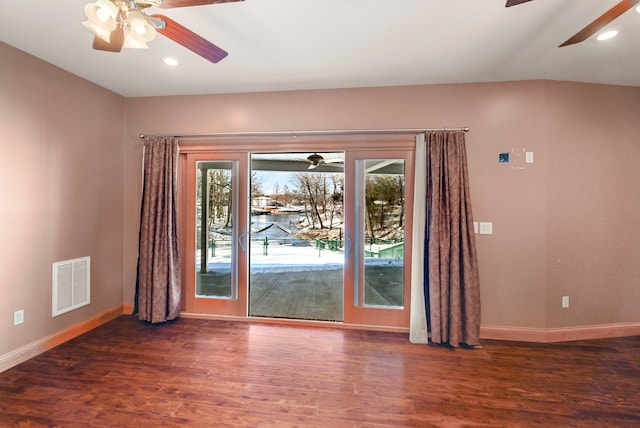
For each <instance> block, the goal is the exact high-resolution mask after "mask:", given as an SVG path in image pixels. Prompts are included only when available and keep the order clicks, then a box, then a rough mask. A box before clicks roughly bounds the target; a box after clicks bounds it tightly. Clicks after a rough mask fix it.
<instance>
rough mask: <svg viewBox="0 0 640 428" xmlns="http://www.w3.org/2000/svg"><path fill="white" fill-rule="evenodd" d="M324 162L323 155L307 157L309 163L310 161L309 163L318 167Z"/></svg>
mask: <svg viewBox="0 0 640 428" xmlns="http://www.w3.org/2000/svg"><path fill="white" fill-rule="evenodd" d="M323 160H324V158H323V157H322V156H321V155H319V154H317V153H314V154H312V155H309V156H308V157H307V161H308V162H311V164H313V165H316V166H317V165H318V164H319V163H320V162H322V161H323Z"/></svg>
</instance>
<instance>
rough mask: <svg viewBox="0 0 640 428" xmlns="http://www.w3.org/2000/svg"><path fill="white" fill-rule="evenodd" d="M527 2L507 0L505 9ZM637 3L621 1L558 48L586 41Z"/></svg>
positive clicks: (629, 0)
mask: <svg viewBox="0 0 640 428" xmlns="http://www.w3.org/2000/svg"><path fill="white" fill-rule="evenodd" d="M529 1H531V0H507V4H506V5H505V7H511V6H516V5H519V4H522V3H527V2H529ZM638 3H640V0H622V1H621V2H619V3H618V4H616V5H615V6H613V7H612V8H611V9H609V10H608V11H606V12H605V13H604V14H602V16H600V17H599V18H597V19H596V20H595V21H593V22H592V23H591V24H589V25H587V26H586V27H584V28H583V29H582V30H580V31H579V32H578V33H576V34H575V35H574V36H573V37H571V38H569V39H568V40H567V41H566V42H564V43H562V44H561V45H560V46H558V47H559V48H561V47H563V46H569V45H573V44H576V43H580V42H583V41H585V40H587V39H588V38H589V37H591V36H593V35H594V34H595V33H597V32H598V31H600V30H601V29H603V28H604V27H606V26H607V25H608V24H609V23H611V22H613V21H614V20H615V19H616V18H618V17H619V16H620V15H622V14H623V13H625V12H626V11H627V10H629V9H631V8H632V7H633V6H635V5H636V4H638Z"/></svg>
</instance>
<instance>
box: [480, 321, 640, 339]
mask: <svg viewBox="0 0 640 428" xmlns="http://www.w3.org/2000/svg"><path fill="white" fill-rule="evenodd" d="M638 335H640V323H618V324H601V325H588V326H580V327H558V328H527V327H503V326H491V325H485V326H481V327H480V338H482V339H495V340H514V341H519V342H537V343H554V342H569V341H573V340H591V339H607V338H612V337H625V336H638Z"/></svg>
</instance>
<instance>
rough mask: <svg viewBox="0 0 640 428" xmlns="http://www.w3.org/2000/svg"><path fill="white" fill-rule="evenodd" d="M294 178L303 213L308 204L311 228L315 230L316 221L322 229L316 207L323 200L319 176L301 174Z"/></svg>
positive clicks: (306, 173)
mask: <svg viewBox="0 0 640 428" xmlns="http://www.w3.org/2000/svg"><path fill="white" fill-rule="evenodd" d="M295 178H296V181H297V184H298V188H299V189H300V193H301V195H302V199H303V201H304V204H305V211H306V206H307V203H308V204H309V211H310V217H311V227H312V228H313V229H315V227H316V220H317V221H318V223H319V225H320V229H324V223H323V222H322V216H321V215H320V210H319V209H318V205H319V204H320V203H321V202H322V198H323V195H322V189H323V186H322V176H321V174H313V173H308V172H302V173H298V174H296V176H295Z"/></svg>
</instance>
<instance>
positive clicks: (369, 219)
mask: <svg viewBox="0 0 640 428" xmlns="http://www.w3.org/2000/svg"><path fill="white" fill-rule="evenodd" d="M364 165H365V171H364V201H363V206H362V207H363V210H364V227H363V229H364V243H363V244H364V245H363V247H362V248H363V251H364V304H365V305H367V306H403V302H404V296H403V290H404V279H403V271H404V216H405V213H404V186H405V182H404V160H403V159H375V160H366V161H364Z"/></svg>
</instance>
